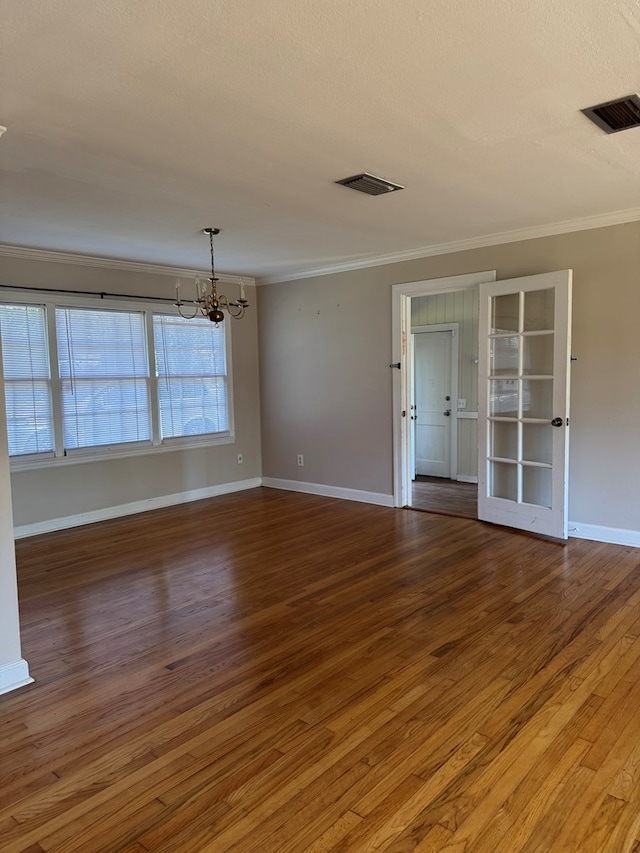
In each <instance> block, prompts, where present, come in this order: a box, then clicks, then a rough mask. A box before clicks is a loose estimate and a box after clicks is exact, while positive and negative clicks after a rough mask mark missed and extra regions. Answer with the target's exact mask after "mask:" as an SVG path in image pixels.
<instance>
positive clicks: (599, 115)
mask: <svg viewBox="0 0 640 853" xmlns="http://www.w3.org/2000/svg"><path fill="white" fill-rule="evenodd" d="M582 112H583V113H584V114H585V115H586V116H588V117H589V118H590V119H591V121H593V122H595V124H597V125H598V127H600V128H602V130H604V131H606V132H607V133H617V132H618V131H619V130H628V129H629V128H630V127H640V97H638V95H629V96H628V97H626V98H618V100H617V101H607V103H606V104H599V105H598V106H597V107H588V108H587V109H586V110H582Z"/></svg>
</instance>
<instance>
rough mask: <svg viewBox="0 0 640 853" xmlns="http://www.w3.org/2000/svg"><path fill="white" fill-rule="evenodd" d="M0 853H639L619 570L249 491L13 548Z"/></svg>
mask: <svg viewBox="0 0 640 853" xmlns="http://www.w3.org/2000/svg"><path fill="white" fill-rule="evenodd" d="M17 560H18V581H19V588H20V599H21V613H22V639H23V651H24V656H25V658H26V659H27V660H28V661H29V666H30V670H31V672H32V674H33V675H34V677H35V679H36V681H35V683H34V684H30V685H29V686H28V687H24V688H23V689H21V690H17V691H15V693H10V694H7V695H4V696H0V722H1V725H0V851H2V853H376V851H380V853H382V851H384V853H427V851H431V853H438V852H439V851H445V850H446V851H447V853H631V851H638V850H640V713H638V708H640V550H638V549H635V548H628V547H622V546H616V545H604V544H601V543H598V542H587V541H586V540H580V539H572V540H571V541H569V542H568V543H567V544H566V545H559V544H558V543H557V542H550V541H546V540H543V539H539V538H536V537H533V536H531V535H528V534H522V533H519V532H518V531H512V530H506V529H504V528H500V527H496V526H494V525H491V524H483V523H481V522H478V521H473V520H470V519H466V518H452V517H450V516H449V517H448V516H444V515H436V514H431V513H426V512H410V511H403V510H400V509H391V508H389V507H381V506H373V505H370V504H364V503H357V502H355V501H340V500H335V499H331V498H324V497H319V496H314V495H304V494H296V493H294V492H283V491H277V490H275V489H266V488H264V489H254V490H251V491H247V492H240V493H238V494H235V495H228V496H225V497H218V498H212V499H210V500H206V501H200V502H198V503H191V504H186V505H183V506H175V507H168V508H166V509H160V510H155V511H153V512H148V513H144V514H142V515H139V516H130V517H128V518H121V519H116V520H113V521H107V522H102V523H100V524H92V525H88V526H87V527H82V528H75V529H73V530H66V531H60V532H58V533H50V534H46V535H43V536H35V537H33V538H31V539H23V540H21V541H19V542H18V543H17Z"/></svg>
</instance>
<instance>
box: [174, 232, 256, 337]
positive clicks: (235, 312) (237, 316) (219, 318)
mask: <svg viewBox="0 0 640 853" xmlns="http://www.w3.org/2000/svg"><path fill="white" fill-rule="evenodd" d="M202 233H203V234H208V235H209V247H210V250H211V275H210V276H209V278H207V279H202V278H200V276H197V277H196V280H195V288H196V298H195V299H182V297H181V294H180V282H177V283H176V301H175V303H174V304H175V306H176V307H177V309H178V311H179V312H180V316H181V317H184V319H185V320H193V318H194V317H196V316H198V314H201V315H202V316H204V317H208V318H209V319H210V320H211V322H212V323H215V324H216V326H218V325H219V324H220V323H223V322H224V312H225V311H226V312H227V313H228V314H229V316H230V317H233V319H234V320H241V319H242V317H244V315H245V310H246V309H247V308H248V307H249V303H248V302H247V300H246V298H245V292H244V283H243V281H242V279H240V295H239V296H238V297H237V298H236V299H230V298H229V297H228V296H225V295H224V293H218V278H217V277H216V268H215V260H214V249H213V238H214V236H215V235H216V234H219V233H220V229H219V228H203V229H202ZM185 305H190V306H192V307H193V310H192V313H190V314H185V313H184V311H183V310H182V309H183V307H184V306H185Z"/></svg>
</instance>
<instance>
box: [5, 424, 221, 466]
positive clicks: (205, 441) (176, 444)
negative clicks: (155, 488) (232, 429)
mask: <svg viewBox="0 0 640 853" xmlns="http://www.w3.org/2000/svg"><path fill="white" fill-rule="evenodd" d="M235 440H236V439H235V435H234V434H233V433H225V434H224V435H218V436H215V437H208V436H202V437H201V438H199V439H194V438H193V437H191V436H189V437H188V438H187V437H180V438H168V439H166V441H164V442H162V444H144V445H141V446H139V445H130V444H129V445H127V447H126V448H124V447H119V446H118V445H110V446H108V448H107V447H100V448H91V449H83V450H74V451H71V452H70V453H69V455H67V456H42V457H35V456H30V457H29V458H28V459H27V458H22V459H20V458H19V457H14V458H11V459H10V470H11V472H17V471H33V470H40V469H44V468H58V467H60V466H65V465H84V464H86V463H87V462H106V461H113V460H116V459H129V458H131V457H135V456H153V455H155V454H157V453H172V452H173V451H176V450H183V451H184V450H198V449H199V448H204V447H217V446H218V445H224V444H235Z"/></svg>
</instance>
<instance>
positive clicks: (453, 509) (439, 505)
mask: <svg viewBox="0 0 640 853" xmlns="http://www.w3.org/2000/svg"><path fill="white" fill-rule="evenodd" d="M411 508H412V509H424V510H427V511H428V512H439V513H442V514H443V515H456V516H458V517H460V518H477V517H478V486H477V485H476V484H475V483H460V482H458V481H457V480H447V479H444V478H443V477H423V476H420V475H418V476H416V478H415V480H414V481H413V482H412V484H411Z"/></svg>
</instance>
